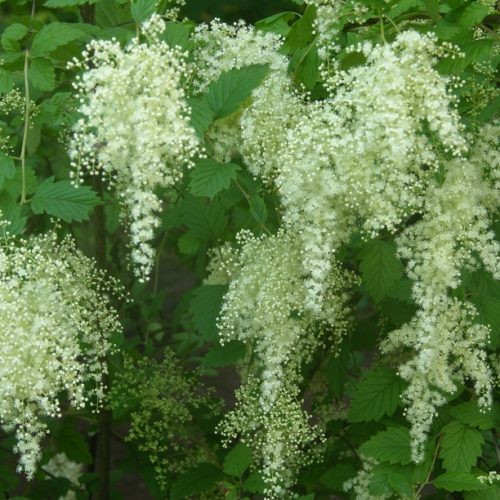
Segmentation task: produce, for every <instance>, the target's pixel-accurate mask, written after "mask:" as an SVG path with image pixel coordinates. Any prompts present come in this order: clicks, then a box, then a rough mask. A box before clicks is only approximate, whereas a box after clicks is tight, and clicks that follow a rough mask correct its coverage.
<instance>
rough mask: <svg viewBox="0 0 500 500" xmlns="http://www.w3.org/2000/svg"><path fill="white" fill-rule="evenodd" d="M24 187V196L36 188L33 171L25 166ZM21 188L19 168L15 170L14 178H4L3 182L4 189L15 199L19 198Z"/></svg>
mask: <svg viewBox="0 0 500 500" xmlns="http://www.w3.org/2000/svg"><path fill="white" fill-rule="evenodd" d="M24 185H25V189H26V194H32V193H34V192H35V189H36V187H37V186H38V180H37V178H36V175H35V171H34V170H33V168H32V167H30V166H28V165H26V168H25V178H24ZM22 186H23V176H22V170H21V169H20V168H16V169H15V174H14V176H13V177H11V178H6V179H5V180H4V189H5V190H6V191H8V192H9V193H10V194H12V195H13V196H14V197H15V198H16V199H17V198H18V197H19V196H21V191H22Z"/></svg>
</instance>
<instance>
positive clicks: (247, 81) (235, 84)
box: [204, 64, 269, 119]
mask: <svg viewBox="0 0 500 500" xmlns="http://www.w3.org/2000/svg"><path fill="white" fill-rule="evenodd" d="M268 68H269V67H268V65H267V64H254V65H252V66H245V67H243V68H235V69H231V70H229V71H226V72H224V73H222V74H221V75H220V77H219V78H218V79H217V80H216V81H215V82H212V83H211V84H210V85H209V86H208V89H207V93H206V94H205V96H204V100H205V102H206V103H207V104H208V106H209V107H210V109H211V110H212V112H213V114H214V117H215V119H219V118H224V117H225V116H228V115H230V114H231V113H234V112H235V111H236V110H237V109H238V108H239V107H240V106H241V104H242V103H243V101H245V100H246V99H248V98H249V97H250V95H251V94H252V91H253V90H254V89H255V88H256V87H257V86H258V85H259V84H260V83H261V82H262V80H263V79H264V77H265V76H266V75H267V72H268Z"/></svg>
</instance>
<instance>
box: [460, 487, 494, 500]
mask: <svg viewBox="0 0 500 500" xmlns="http://www.w3.org/2000/svg"><path fill="white" fill-rule="evenodd" d="M464 500H500V486H499V485H497V484H490V485H484V489H481V490H479V491H469V492H466V493H464Z"/></svg>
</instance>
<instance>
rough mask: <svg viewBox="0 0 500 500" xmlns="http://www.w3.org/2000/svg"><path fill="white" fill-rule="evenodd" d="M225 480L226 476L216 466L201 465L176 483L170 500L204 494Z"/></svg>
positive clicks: (186, 473)
mask: <svg viewBox="0 0 500 500" xmlns="http://www.w3.org/2000/svg"><path fill="white" fill-rule="evenodd" d="M223 479H224V474H223V473H222V471H221V470H220V469H219V468H218V467H216V466H215V465H212V464H209V463H201V464H198V465H196V466H195V467H192V468H191V469H189V470H188V471H187V472H185V473H184V474H182V476H181V477H180V478H179V479H177V481H175V483H174V484H173V485H172V490H171V492H170V500H181V499H185V498H188V497H190V496H191V495H196V494H197V493H202V492H204V491H206V490H208V489H210V488H212V486H214V484H215V483H216V482H218V481H222V480H223Z"/></svg>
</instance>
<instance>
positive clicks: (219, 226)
mask: <svg viewBox="0 0 500 500" xmlns="http://www.w3.org/2000/svg"><path fill="white" fill-rule="evenodd" d="M182 220H183V222H184V224H185V225H186V226H187V227H188V228H189V229H190V230H191V232H192V234H193V236H196V237H198V238H200V239H202V240H217V239H218V238H220V237H221V236H222V234H223V233H224V230H225V228H226V225H227V223H228V218H227V216H226V214H225V211H224V207H223V206H222V205H221V204H220V203H218V202H217V200H214V201H213V202H212V203H210V204H209V205H207V204H205V203H204V202H203V200H202V199H201V198H194V197H193V198H191V199H186V200H185V202H184V205H183V214H182Z"/></svg>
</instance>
